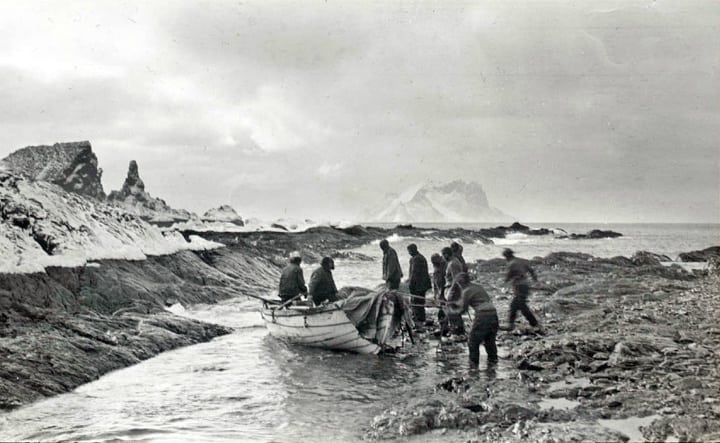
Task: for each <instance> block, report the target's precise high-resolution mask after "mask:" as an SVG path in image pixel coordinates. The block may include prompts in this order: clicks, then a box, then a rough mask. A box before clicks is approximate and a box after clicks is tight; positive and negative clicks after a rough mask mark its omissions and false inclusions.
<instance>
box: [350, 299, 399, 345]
mask: <svg viewBox="0 0 720 443" xmlns="http://www.w3.org/2000/svg"><path fill="white" fill-rule="evenodd" d="M342 309H343V311H344V312H345V315H347V317H348V318H349V319H350V321H351V322H352V323H353V324H354V325H355V327H356V328H357V330H358V332H359V333H360V335H361V336H362V337H364V338H366V339H368V340H372V341H374V342H381V341H382V338H384V337H385V334H386V329H387V328H391V331H389V332H390V333H391V334H392V333H394V332H395V331H394V329H396V328H399V327H400V323H401V321H402V320H403V319H405V320H407V319H409V316H408V309H407V306H406V302H405V300H404V298H403V296H402V294H401V293H399V292H398V291H394V290H388V289H381V290H377V291H362V290H356V291H353V292H352V293H351V294H350V296H349V297H348V298H347V299H346V300H345V303H344V304H343V307H342ZM383 314H389V315H391V316H392V322H391V323H388V322H387V317H388V315H385V319H384V321H381V317H382V316H383Z"/></svg>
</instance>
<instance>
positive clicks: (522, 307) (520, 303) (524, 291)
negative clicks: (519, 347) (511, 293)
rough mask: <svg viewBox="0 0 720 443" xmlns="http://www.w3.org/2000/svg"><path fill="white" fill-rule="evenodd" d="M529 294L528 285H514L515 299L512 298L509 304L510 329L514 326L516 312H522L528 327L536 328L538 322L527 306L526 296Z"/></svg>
mask: <svg viewBox="0 0 720 443" xmlns="http://www.w3.org/2000/svg"><path fill="white" fill-rule="evenodd" d="M529 294H530V287H529V286H528V285H516V286H515V297H513V299H512V302H511V303H510V319H509V322H510V327H513V326H515V319H516V318H517V313H518V311H520V312H522V315H523V316H525V318H526V319H527V321H528V322H530V326H537V325H538V321H537V319H536V318H535V316H534V315H533V313H532V311H530V308H529V307H528V305H527V299H528V295H529Z"/></svg>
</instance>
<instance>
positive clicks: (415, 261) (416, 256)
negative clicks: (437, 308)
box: [407, 243, 432, 329]
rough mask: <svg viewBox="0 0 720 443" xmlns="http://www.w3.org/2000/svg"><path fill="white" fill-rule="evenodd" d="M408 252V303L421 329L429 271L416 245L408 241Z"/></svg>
mask: <svg viewBox="0 0 720 443" xmlns="http://www.w3.org/2000/svg"><path fill="white" fill-rule="evenodd" d="M407 251H408V254H410V271H409V272H408V274H409V277H408V286H409V287H410V288H409V289H410V294H412V297H411V299H410V304H411V305H412V312H413V317H414V320H415V324H416V325H417V326H418V329H422V326H423V324H424V323H425V293H426V292H427V291H428V289H430V288H431V287H432V282H431V281H430V273H429V272H428V265H427V260H425V257H424V256H423V255H422V254H421V253H420V252H418V248H417V245H416V244H415V243H410V244H409V245H408V247H407Z"/></svg>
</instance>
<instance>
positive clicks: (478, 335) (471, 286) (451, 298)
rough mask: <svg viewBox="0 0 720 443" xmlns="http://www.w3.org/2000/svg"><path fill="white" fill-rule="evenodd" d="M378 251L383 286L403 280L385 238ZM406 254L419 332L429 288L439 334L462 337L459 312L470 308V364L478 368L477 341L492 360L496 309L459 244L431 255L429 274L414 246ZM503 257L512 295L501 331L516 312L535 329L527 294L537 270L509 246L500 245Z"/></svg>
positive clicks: (395, 285)
mask: <svg viewBox="0 0 720 443" xmlns="http://www.w3.org/2000/svg"><path fill="white" fill-rule="evenodd" d="M380 249H382V251H383V279H384V280H385V282H386V285H387V287H388V289H398V287H399V284H400V280H401V279H402V276H403V274H402V269H401V267H400V262H399V260H398V257H397V253H396V252H395V250H394V249H393V248H392V247H390V244H389V243H388V241H387V240H382V241H381V242H380ZM407 250H408V254H409V255H410V268H409V274H410V275H409V276H408V286H409V291H410V294H411V300H410V304H411V308H412V312H413V318H414V320H415V322H416V327H417V328H418V329H419V330H421V331H422V329H423V327H424V326H425V325H429V324H432V323H433V322H432V321H431V320H430V321H427V320H426V316H425V294H426V293H427V291H428V290H429V289H430V288H432V289H433V296H434V299H435V300H436V302H437V303H438V304H439V305H440V309H439V311H438V323H439V324H440V329H439V334H440V335H441V337H442V336H445V335H449V336H450V338H451V339H453V338H454V340H455V341H458V340H464V339H465V325H464V322H463V319H462V315H463V314H464V313H466V312H467V311H468V309H470V308H472V309H473V311H474V313H475V316H474V319H473V323H472V326H471V327H470V333H469V334H468V335H467V343H468V348H469V354H470V364H471V365H473V366H475V367H477V365H478V364H479V360H480V345H481V344H482V345H483V346H484V348H485V351H486V353H487V355H488V363H489V364H491V365H492V364H495V363H497V360H498V356H497V345H496V343H495V339H496V336H497V332H498V330H500V322H499V320H498V316H497V310H496V309H495V306H494V305H493V302H492V299H491V298H490V296H489V295H488V293H487V292H486V291H485V289H483V287H482V286H480V285H479V284H478V283H477V282H472V281H471V279H470V275H469V274H468V266H467V263H466V262H465V258H464V257H463V255H462V252H463V247H462V245H460V244H459V243H457V242H452V243H451V244H450V246H449V247H445V248H443V249H442V250H441V251H440V254H433V255H432V256H431V257H430V261H431V263H432V265H433V273H432V278H430V275H429V272H428V265H427V260H425V257H424V256H423V255H422V254H420V252H418V248H417V245H415V244H413V243H411V244H409V245H408V247H407ZM503 256H504V257H505V259H506V260H507V262H508V270H507V274H506V276H505V283H506V284H511V285H512V287H513V292H514V297H513V299H512V302H511V303H510V312H509V315H508V322H509V324H508V325H507V326H506V327H504V328H503V329H504V330H512V329H514V327H515V320H516V319H517V313H518V311H520V312H521V313H522V314H523V315H524V316H525V318H526V319H527V320H528V322H529V323H530V325H531V326H532V327H534V328H539V323H538V321H537V319H536V318H535V316H534V315H533V313H532V311H530V308H529V307H528V305H527V299H528V295H529V294H530V279H532V280H533V281H535V282H537V275H536V274H535V271H534V270H533V268H532V267H531V266H530V263H529V262H528V261H527V260H524V259H522V258H518V257H515V254H514V252H513V251H512V250H511V249H505V250H504V251H503Z"/></svg>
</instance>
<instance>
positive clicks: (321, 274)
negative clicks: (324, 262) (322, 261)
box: [309, 266, 338, 305]
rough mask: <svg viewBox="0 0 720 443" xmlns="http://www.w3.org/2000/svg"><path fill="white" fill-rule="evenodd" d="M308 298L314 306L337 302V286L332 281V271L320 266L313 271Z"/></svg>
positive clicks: (333, 280)
mask: <svg viewBox="0 0 720 443" xmlns="http://www.w3.org/2000/svg"><path fill="white" fill-rule="evenodd" d="M309 292H310V296H311V297H312V299H313V302H314V303H315V304H316V305H319V304H320V303H322V302H324V301H325V300H327V301H329V302H334V301H337V300H338V297H337V292H338V290H337V286H335V279H333V276H332V271H328V270H327V269H325V268H323V267H322V266H321V267H319V268H317V269H316V270H314V271H313V273H312V275H311V276H310V291H309Z"/></svg>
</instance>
